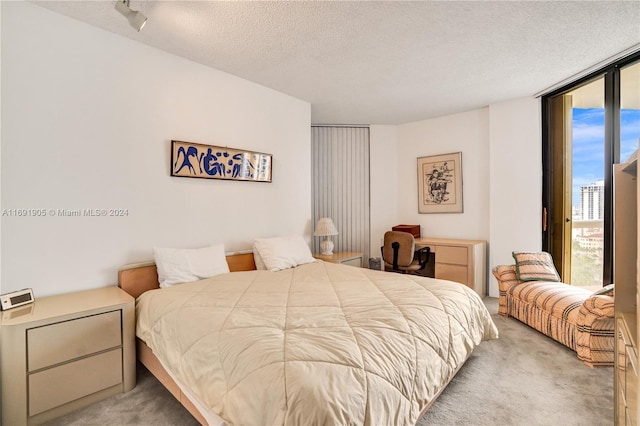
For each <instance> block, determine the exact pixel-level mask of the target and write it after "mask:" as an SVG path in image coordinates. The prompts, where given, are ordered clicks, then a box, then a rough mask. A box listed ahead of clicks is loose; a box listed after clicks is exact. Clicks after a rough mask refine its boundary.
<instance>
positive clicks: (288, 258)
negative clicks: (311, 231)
mask: <svg viewBox="0 0 640 426" xmlns="http://www.w3.org/2000/svg"><path fill="white" fill-rule="evenodd" d="M254 247H255V249H256V250H258V253H259V254H260V257H262V260H263V261H264V264H265V266H266V269H268V270H270V271H279V270H281V269H287V268H293V267H294V266H298V265H303V264H305V263H311V262H315V259H314V258H313V256H312V255H311V250H310V249H309V246H308V245H307V243H306V242H305V241H304V239H303V238H302V236H300V235H291V236H288V237H275V238H259V239H256V240H255V243H254ZM256 267H257V265H256Z"/></svg>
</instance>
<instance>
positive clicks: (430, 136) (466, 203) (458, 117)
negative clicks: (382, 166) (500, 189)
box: [389, 108, 489, 240]
mask: <svg viewBox="0 0 640 426" xmlns="http://www.w3.org/2000/svg"><path fill="white" fill-rule="evenodd" d="M488 115H489V110H488V109H487V108H483V109H478V110H474V111H469V112H464V113H460V114H454V115H449V116H446V117H440V118H434V119H430V120H424V121H418V122H414V123H407V124H403V125H400V126H398V182H399V183H400V184H399V185H398V190H397V200H398V217H397V222H398V223H405V224H417V225H420V226H421V233H422V236H429V237H442V238H464V239H478V240H488V239H489V119H488ZM459 151H460V152H462V182H463V183H462V186H463V188H462V192H463V209H464V212H463V213H448V214H420V213H418V178H417V159H418V157H424V156H429V155H438V154H447V153H452V152H459ZM391 225H395V223H393V224H390V226H391ZM390 226H389V227H390Z"/></svg>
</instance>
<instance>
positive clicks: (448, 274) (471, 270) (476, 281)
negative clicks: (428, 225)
mask: <svg viewBox="0 0 640 426" xmlns="http://www.w3.org/2000/svg"><path fill="white" fill-rule="evenodd" d="M486 245H487V243H486V241H482V240H455V239H449V238H416V248H422V247H429V248H430V249H431V253H435V278H440V279H443V280H451V281H455V282H459V283H461V284H464V285H466V286H467V287H469V288H472V289H473V290H474V291H475V292H476V293H478V294H479V295H480V297H484V295H485V275H486V272H485V271H486V268H485V259H486V254H485V253H486Z"/></svg>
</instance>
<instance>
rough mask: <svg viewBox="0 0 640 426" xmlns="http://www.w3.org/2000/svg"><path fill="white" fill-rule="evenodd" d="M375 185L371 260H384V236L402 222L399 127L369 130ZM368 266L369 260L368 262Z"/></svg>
mask: <svg viewBox="0 0 640 426" xmlns="http://www.w3.org/2000/svg"><path fill="white" fill-rule="evenodd" d="M369 147H370V159H369V161H370V168H369V170H370V175H371V177H370V185H371V190H370V192H371V196H370V205H371V218H370V220H371V251H370V253H371V257H381V253H380V247H381V246H382V237H383V236H384V233H385V232H386V231H388V230H389V229H391V227H392V226H393V225H395V224H396V223H397V220H398V206H397V204H396V196H395V194H396V192H397V191H398V169H397V164H398V130H397V126H371V127H370V128H369ZM364 262H365V263H367V259H364Z"/></svg>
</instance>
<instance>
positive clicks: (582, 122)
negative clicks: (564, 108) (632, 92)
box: [571, 108, 640, 206]
mask: <svg viewBox="0 0 640 426" xmlns="http://www.w3.org/2000/svg"><path fill="white" fill-rule="evenodd" d="M620 122H621V128H620V131H621V141H620V160H621V162H625V161H626V160H627V159H628V158H629V156H630V155H631V154H633V153H634V152H635V151H636V149H638V138H640V110H632V109H623V110H622V111H621V113H620ZM600 179H604V109H602V108H587V109H582V108H574V109H573V202H572V203H571V204H572V205H573V206H579V205H580V187H581V186H584V185H588V184H590V183H593V182H595V181H597V180H600Z"/></svg>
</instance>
